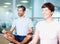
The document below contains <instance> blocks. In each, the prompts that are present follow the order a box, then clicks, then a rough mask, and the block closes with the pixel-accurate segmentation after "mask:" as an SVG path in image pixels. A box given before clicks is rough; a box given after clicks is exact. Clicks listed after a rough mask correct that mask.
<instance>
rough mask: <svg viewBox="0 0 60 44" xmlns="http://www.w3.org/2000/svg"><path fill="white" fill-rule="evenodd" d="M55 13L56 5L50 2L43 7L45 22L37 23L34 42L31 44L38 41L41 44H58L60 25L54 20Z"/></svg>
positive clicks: (31, 43)
mask: <svg viewBox="0 0 60 44" xmlns="http://www.w3.org/2000/svg"><path fill="white" fill-rule="evenodd" d="M53 12H54V5H53V4H51V3H50V2H47V3H45V4H43V5H42V14H43V17H44V19H45V20H44V21H41V22H38V23H37V25H36V31H35V34H34V37H33V40H32V41H31V42H30V43H29V44H36V43H37V41H38V39H40V44H57V43H58V42H57V41H58V40H59V41H60V35H59V34H60V32H59V30H60V24H59V23H58V22H57V21H54V20H53V19H52V15H53ZM59 44H60V43H59Z"/></svg>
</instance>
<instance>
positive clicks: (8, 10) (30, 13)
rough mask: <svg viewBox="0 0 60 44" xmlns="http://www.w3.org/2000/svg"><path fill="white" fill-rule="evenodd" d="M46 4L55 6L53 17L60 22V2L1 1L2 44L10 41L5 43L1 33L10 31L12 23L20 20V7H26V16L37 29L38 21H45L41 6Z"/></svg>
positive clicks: (47, 0) (51, 0) (31, 0)
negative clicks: (18, 13)
mask: <svg viewBox="0 0 60 44" xmlns="http://www.w3.org/2000/svg"><path fill="white" fill-rule="evenodd" d="M45 2H51V3H53V4H54V5H55V11H54V14H53V16H52V17H53V19H54V20H56V21H58V22H59V21H60V0H0V44H8V41H5V39H3V37H2V35H3V34H2V33H1V31H2V29H6V30H9V29H10V27H11V24H12V21H13V20H14V19H17V18H18V15H17V7H18V6H20V5H24V6H25V7H26V13H25V16H26V17H29V18H31V20H32V21H33V24H34V28H35V25H36V23H37V22H38V21H42V20H44V19H43V16H42V13H41V6H42V4H44V3H45ZM34 30H35V29H34ZM15 33H16V31H15ZM3 41H4V43H3Z"/></svg>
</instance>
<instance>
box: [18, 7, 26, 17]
mask: <svg viewBox="0 0 60 44" xmlns="http://www.w3.org/2000/svg"><path fill="white" fill-rule="evenodd" d="M17 11H18V16H20V17H21V16H23V15H24V13H25V11H24V10H23V8H18V9H17Z"/></svg>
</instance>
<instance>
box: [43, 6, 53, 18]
mask: <svg viewBox="0 0 60 44" xmlns="http://www.w3.org/2000/svg"><path fill="white" fill-rule="evenodd" d="M42 14H43V17H44V18H45V19H48V18H50V17H51V15H52V14H53V12H51V10H49V9H48V8H47V7H46V8H42Z"/></svg>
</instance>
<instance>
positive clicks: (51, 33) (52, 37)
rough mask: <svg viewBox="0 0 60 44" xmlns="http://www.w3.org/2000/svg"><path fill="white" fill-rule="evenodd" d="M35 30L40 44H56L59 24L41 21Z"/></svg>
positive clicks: (59, 29) (59, 28)
mask: <svg viewBox="0 0 60 44" xmlns="http://www.w3.org/2000/svg"><path fill="white" fill-rule="evenodd" d="M36 29H38V30H39V37H40V44H57V35H58V31H60V23H58V22H57V21H52V22H50V23H46V22H45V21H42V22H38V23H37V25H36Z"/></svg>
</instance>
